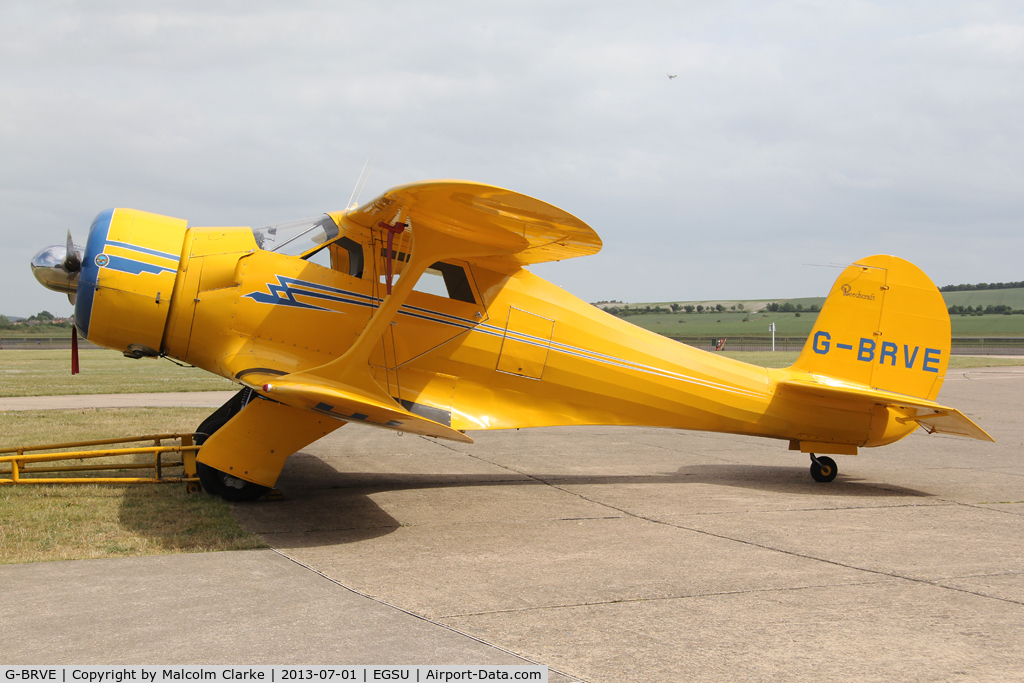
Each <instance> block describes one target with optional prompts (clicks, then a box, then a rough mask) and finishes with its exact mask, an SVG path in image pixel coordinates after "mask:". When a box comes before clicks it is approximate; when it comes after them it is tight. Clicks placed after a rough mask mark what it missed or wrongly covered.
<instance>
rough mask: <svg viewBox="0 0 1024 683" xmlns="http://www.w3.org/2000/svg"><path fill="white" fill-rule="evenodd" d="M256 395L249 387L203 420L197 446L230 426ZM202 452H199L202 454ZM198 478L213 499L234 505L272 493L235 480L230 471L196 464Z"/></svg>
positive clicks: (199, 428)
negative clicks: (221, 499) (225, 426)
mask: <svg viewBox="0 0 1024 683" xmlns="http://www.w3.org/2000/svg"><path fill="white" fill-rule="evenodd" d="M255 396H256V392H254V391H253V390H252V389H249V388H246V389H242V390H241V391H239V392H238V393H237V394H235V395H234V396H232V397H231V399H229V400H228V402H227V403H225V404H224V405H222V406H221V407H220V408H218V409H217V410H216V411H214V413H213V414H212V415H210V416H209V417H208V418H206V419H205V420H203V423H202V424H201V425H199V427H198V429H196V436H195V444H196V445H197V446H202V445H203V444H204V443H206V440H207V439H209V438H210V436H211V435H212V434H213V433H214V432H216V431H217V430H218V429H220V428H221V427H223V426H224V425H226V424H227V423H228V420H230V419H231V418H233V417H234V416H235V415H237V414H238V412H239V411H240V410H242V408H244V407H245V406H246V404H247V403H249V402H250V401H251V400H252V399H253V398H254V397H255ZM201 452H202V450H201V449H200V453H201ZM196 475H197V476H198V477H199V483H201V484H202V485H203V489H204V490H205V491H206V492H207V493H209V494H210V495H211V496H220V497H221V498H223V499H224V500H226V501H229V502H231V503H244V502H248V501H252V500H256V499H257V498H259V497H260V496H262V495H263V494H264V493H266V492H267V491H269V490H270V487H268V486H260V485H259V484H253V483H252V482H250V481H245V480H244V479H239V478H238V477H233V476H231V475H230V474H228V473H227V472H222V471H220V470H218V469H216V468H213V467H210V466H209V465H207V464H206V463H203V462H199V461H196Z"/></svg>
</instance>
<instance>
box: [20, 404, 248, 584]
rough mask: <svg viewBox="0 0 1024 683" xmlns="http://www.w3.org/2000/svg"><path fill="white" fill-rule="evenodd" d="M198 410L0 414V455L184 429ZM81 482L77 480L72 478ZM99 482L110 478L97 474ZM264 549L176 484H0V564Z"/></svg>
mask: <svg viewBox="0 0 1024 683" xmlns="http://www.w3.org/2000/svg"><path fill="white" fill-rule="evenodd" d="M209 413H210V409H208V408H119V409H112V410H48V411H38V412H6V413H0V448H8V447H11V446H25V445H36V444H44V443H58V442H67V441H87V440H90V439H101V438H118V437H127V436H138V435H140V433H147V434H155V433H172V432H191V431H192V430H194V429H195V427H196V425H198V424H199V423H200V422H201V421H202V420H203V419H204V418H205V417H206V416H207V415H208V414H209ZM76 476H87V475H76ZM102 476H113V475H111V474H110V473H106V474H104V475H102ZM261 547H266V544H265V543H264V542H263V540H262V539H260V538H259V537H258V536H254V535H252V534H249V533H248V532H245V531H243V530H242V529H241V527H239V526H238V523H237V522H235V520H234V518H232V516H231V506H230V504H228V503H226V502H224V501H223V500H221V499H220V498H216V497H214V496H209V495H206V494H205V493H198V494H187V493H185V486H184V485H183V484H136V485H125V486H120V485H111V484H103V485H90V484H73V485H66V486H9V485H8V486H0V564H11V563H17V562H43V561H50V560H73V559H86V558H98V557H122V556H127V555H156V554H167V553H181V552H207V551H214V550H241V549H248V548H261Z"/></svg>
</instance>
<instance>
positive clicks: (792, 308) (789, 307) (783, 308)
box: [604, 301, 820, 318]
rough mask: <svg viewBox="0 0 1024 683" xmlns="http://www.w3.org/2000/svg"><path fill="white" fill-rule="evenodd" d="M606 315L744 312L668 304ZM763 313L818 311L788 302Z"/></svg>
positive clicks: (722, 307) (734, 308)
mask: <svg viewBox="0 0 1024 683" xmlns="http://www.w3.org/2000/svg"><path fill="white" fill-rule="evenodd" d="M604 310H605V312H606V313H611V314H612V315H614V316H617V317H619V318H628V317H629V316H631V315H645V314H648V313H725V312H726V311H734V312H739V313H742V312H744V311H745V309H744V307H743V304H735V305H733V306H728V307H726V306H725V305H724V304H714V305H713V306H712V305H710V304H709V305H707V306H705V305H704V304H696V305H694V304H685V305H684V304H669V305H668V307H663V306H661V305H660V304H659V305H657V306H650V305H647V306H632V307H630V306H622V307H621V308H620V307H619V306H611V307H609V308H606V309H604ZM763 310H765V311H771V312H772V313H802V312H805V311H806V312H808V313H817V312H818V311H819V310H820V309H819V307H818V305H817V304H811V305H810V306H808V307H807V308H806V309H805V308H804V307H803V304H795V305H794V304H792V303H790V302H788V301H787V302H786V303H782V304H780V303H777V302H772V303H770V304H768V305H767V306H765V307H764V309H763Z"/></svg>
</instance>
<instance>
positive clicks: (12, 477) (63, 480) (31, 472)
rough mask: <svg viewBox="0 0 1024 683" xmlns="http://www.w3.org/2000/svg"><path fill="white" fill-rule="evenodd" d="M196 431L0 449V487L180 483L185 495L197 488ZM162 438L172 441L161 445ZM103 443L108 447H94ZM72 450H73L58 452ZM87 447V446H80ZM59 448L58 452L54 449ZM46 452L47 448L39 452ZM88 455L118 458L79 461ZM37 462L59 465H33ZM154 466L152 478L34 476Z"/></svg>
mask: <svg viewBox="0 0 1024 683" xmlns="http://www.w3.org/2000/svg"><path fill="white" fill-rule="evenodd" d="M194 437H195V434H151V435H148V436H135V437H128V438H122V439H102V440H99V441H79V442H75V443H58V444H47V445H43V446H19V447H17V448H6V449H0V486H13V485H25V484H163V483H184V484H185V485H186V488H187V490H188V492H189V493H195V492H198V491H200V490H201V486H200V484H199V477H197V476H196V451H198V450H199V446H196V445H195V439H194ZM164 442H177V443H169V444H168V445H165V444H164ZM143 443H144V444H145V445H135V446H128V447H124V448H109V446H112V445H124V444H143ZM100 446H107V448H97V447H100ZM61 449H74V450H61ZM81 449H87V450H81ZM57 450H60V452H56V453H55V452H53V451H57ZM43 451H48V452H43ZM147 454H148V455H150V456H152V462H148V463H147V462H135V460H137V458H135V457H134V456H138V455H147ZM168 454H175V455H178V456H179V457H178V458H177V459H173V460H171V461H169V462H167V461H164V459H163V458H164V456H166V455H168ZM93 458H115V459H117V460H120V461H123V462H104V463H88V464H77V465H75V464H70V463H66V462H64V461H70V460H75V461H79V462H80V463H82V462H85V461H86V460H89V459H93ZM36 463H60V464H54V465H42V466H40V465H37V464H36ZM178 467H180V468H183V470H184V471H183V475H182V476H174V477H169V476H165V475H164V470H165V469H171V468H178ZM139 469H151V470H153V476H152V477H127V476H125V477H95V476H94V477H40V476H38V475H39V474H50V473H56V472H87V471H88V472H102V471H108V470H139Z"/></svg>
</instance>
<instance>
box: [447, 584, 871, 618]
mask: <svg viewBox="0 0 1024 683" xmlns="http://www.w3.org/2000/svg"><path fill="white" fill-rule="evenodd" d="M881 583H885V581H882V580H879V581H845V582H843V583H826V584H813V585H806V586H782V587H774V588H750V589H747V590H734V591H713V592H708V593H691V594H687V595H665V596H659V597H651V598H621V599H618V600H595V601H593V602H577V603H566V604H561V605H537V606H536V607H518V608H515V609H495V610H483V611H481V612H465V613H462V614H443V615H439V616H438V617H437V618H438V619H457V618H459V617H475V616H484V615H488V614H515V613H522V612H535V611H543V610H554V609H573V608H575V607H599V606H601V605H619V604H629V603H637V602H667V601H670V600H693V599H697V598H714V597H721V596H726V595H752V594H755V593H788V592H791V591H793V592H795V591H806V590H818V589H821V588H826V589H833V588H837V587H845V586H874V585H878V584H881Z"/></svg>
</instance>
